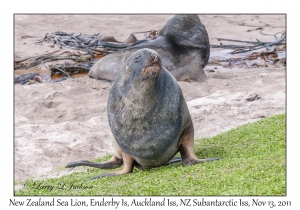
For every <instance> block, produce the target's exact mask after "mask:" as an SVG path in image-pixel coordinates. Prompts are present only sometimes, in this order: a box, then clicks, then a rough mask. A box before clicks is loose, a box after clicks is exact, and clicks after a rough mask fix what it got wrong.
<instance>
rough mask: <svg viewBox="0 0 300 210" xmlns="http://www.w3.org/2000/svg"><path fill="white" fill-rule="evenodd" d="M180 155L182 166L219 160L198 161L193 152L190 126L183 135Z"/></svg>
mask: <svg viewBox="0 0 300 210" xmlns="http://www.w3.org/2000/svg"><path fill="white" fill-rule="evenodd" d="M180 154H181V157H182V165H183V166H190V165H195V164H197V163H204V162H211V161H215V160H220V158H207V159H198V158H197V157H196V155H195V152H194V127H193V125H190V126H189V127H188V128H187V129H186V130H185V131H184V133H183V137H182V143H181V145H180Z"/></svg>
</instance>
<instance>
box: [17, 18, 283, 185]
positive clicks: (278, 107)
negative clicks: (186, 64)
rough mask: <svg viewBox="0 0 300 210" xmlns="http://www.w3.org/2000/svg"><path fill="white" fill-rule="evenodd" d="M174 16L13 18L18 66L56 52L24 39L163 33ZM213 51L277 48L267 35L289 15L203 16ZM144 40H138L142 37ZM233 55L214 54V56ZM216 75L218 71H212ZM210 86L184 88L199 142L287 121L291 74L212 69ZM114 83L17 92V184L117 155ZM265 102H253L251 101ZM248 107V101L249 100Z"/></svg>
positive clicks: (83, 82) (70, 83)
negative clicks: (111, 110)
mask: <svg viewBox="0 0 300 210" xmlns="http://www.w3.org/2000/svg"><path fill="white" fill-rule="evenodd" d="M171 17H172V15H15V25H14V27H15V58H16V59H20V58H25V57H28V56H33V55H41V54H43V53H47V52H52V51H54V50H57V49H58V48H57V47H54V48H50V47H49V46H46V45H39V44H34V43H33V41H32V40H31V39H23V38H21V36H24V35H29V36H36V37H42V36H43V35H44V34H45V33H47V32H54V31H67V32H76V33H80V32H81V33H86V34H95V33H101V34H102V35H114V37H115V38H116V39H117V40H120V41H124V40H126V38H127V37H128V36H129V34H130V33H131V32H138V31H147V30H157V29H160V28H161V27H162V26H163V25H164V23H165V22H166V21H167V20H168V19H170V18H171ZM199 17H200V19H201V21H202V22H203V24H204V25H205V27H206V29H207V31H208V35H209V38H210V43H211V44H219V41H218V40H217V38H228V39H238V40H253V41H255V40H256V39H259V40H260V41H274V37H272V36H265V35H262V34H260V33H259V31H251V32H247V30H249V29H253V28H258V27H263V28H264V31H263V32H264V33H266V34H275V33H277V32H282V31H285V16H284V15H199ZM142 36H143V34H140V37H142ZM226 52H228V50H227V51H226V50H217V49H212V50H211V53H212V56H211V57H212V58H213V57H214V56H225V53H226ZM211 70H213V71H211ZM205 72H206V74H207V77H208V79H207V81H206V82H204V83H194V82H179V85H180V86H181V88H182V91H183V94H184V97H185V99H186V101H187V104H188V107H189V109H190V112H191V116H192V120H193V123H194V128H195V138H196V139H198V138H203V137H212V136H215V135H217V134H220V133H222V132H225V131H227V130H229V129H232V128H235V127H237V126H240V125H243V124H246V123H251V122H255V121H257V120H259V119H262V118H265V117H270V116H273V115H276V114H280V113H285V109H286V105H285V104H286V98H285V93H286V80H285V77H286V68H285V67H275V66H270V65H269V66H268V67H257V68H246V67H240V66H235V67H223V66H219V65H211V64H210V65H207V66H206V67H205ZM111 85H112V84H111V83H109V82H106V81H102V80H95V79H90V78H88V77H82V78H76V79H69V80H67V81H64V82H61V83H55V84H50V83H43V84H33V85H15V91H14V94H15V95H14V104H15V109H14V111H15V113H14V114H15V118H14V120H15V125H14V126H15V136H14V137H15V138H14V141H15V144H14V152H15V154H14V158H15V165H14V169H15V181H18V180H22V179H25V178H29V177H39V176H41V175H43V174H45V173H47V172H49V171H51V170H52V169H54V168H56V167H59V166H65V165H66V164H67V163H69V162H71V161H75V160H83V159H93V158H96V157H101V156H104V155H106V154H111V153H112V146H111V144H110V129H109V125H108V121H107V113H106V103H107V98H108V93H109V90H110V88H111ZM253 95H257V96H259V97H257V98H255V99H254V100H249V98H251V96H253ZM247 99H248V100H247Z"/></svg>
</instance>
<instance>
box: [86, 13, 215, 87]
mask: <svg viewBox="0 0 300 210" xmlns="http://www.w3.org/2000/svg"><path fill="white" fill-rule="evenodd" d="M155 37H156V38H155V39H146V40H143V41H142V42H137V43H134V44H133V45H132V46H130V47H126V48H125V49H122V50H119V51H117V52H114V53H111V54H109V55H106V56H104V57H103V58H101V59H100V60H99V61H97V62H96V63H95V64H94V66H93V67H92V68H91V70H90V72H89V74H88V76H89V77H90V78H94V79H107V80H115V78H116V76H117V73H118V71H119V70H120V69H121V68H122V66H123V65H124V62H125V61H126V60H127V58H128V57H129V56H130V55H131V54H132V53H133V52H135V51H137V50H139V49H143V48H149V49H152V50H155V51H156V52H157V53H158V54H159V55H160V57H161V61H162V64H163V66H164V67H165V68H166V69H167V70H168V71H170V72H171V74H172V75H173V76H174V77H175V78H176V79H177V80H178V81H197V82H201V81H205V79H206V75H205V73H204V71H203V69H204V67H205V65H206V64H207V62H208V59H209V54H210V45H209V38H208V34H207V31H206V29H205V26H204V25H203V24H202V23H201V21H200V18H199V16H198V15H192V14H189V15H175V16H173V17H172V18H171V19H170V20H168V21H167V23H166V24H165V25H164V26H163V27H162V29H161V30H159V33H158V34H157V36H156V35H155Z"/></svg>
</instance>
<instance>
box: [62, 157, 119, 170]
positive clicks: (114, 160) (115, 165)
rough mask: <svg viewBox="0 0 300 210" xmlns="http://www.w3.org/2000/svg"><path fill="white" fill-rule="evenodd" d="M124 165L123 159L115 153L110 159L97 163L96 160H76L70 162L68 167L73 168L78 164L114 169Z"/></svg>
mask: <svg viewBox="0 0 300 210" xmlns="http://www.w3.org/2000/svg"><path fill="white" fill-rule="evenodd" d="M121 165H123V160H122V159H119V158H117V157H116V156H115V155H114V156H112V158H111V159H110V160H109V161H106V162H102V163H96V162H89V161H87V160H81V161H75V162H71V163H69V164H68V165H67V166H66V168H73V167H76V166H90V167H94V168H101V169H114V168H118V167H120V166H121Z"/></svg>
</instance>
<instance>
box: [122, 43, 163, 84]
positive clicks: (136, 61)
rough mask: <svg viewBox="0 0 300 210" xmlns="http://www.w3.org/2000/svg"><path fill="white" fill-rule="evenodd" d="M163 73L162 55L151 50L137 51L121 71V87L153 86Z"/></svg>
mask: <svg viewBox="0 0 300 210" xmlns="http://www.w3.org/2000/svg"><path fill="white" fill-rule="evenodd" d="M161 71H162V63H161V57H160V55H159V54H158V53H157V52H156V51H154V50H151V49H148V48H143V49H141V50H137V51H135V52H134V53H133V54H132V55H131V56H130V57H129V58H128V59H127V60H126V62H125V63H124V65H123V67H122V69H121V70H120V71H119V79H117V80H119V81H120V83H121V84H120V85H122V86H123V85H124V86H132V85H140V86H141V85H142V86H144V85H146V84H147V86H148V85H153V84H155V82H156V80H157V79H158V78H159V76H160V73H161Z"/></svg>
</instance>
